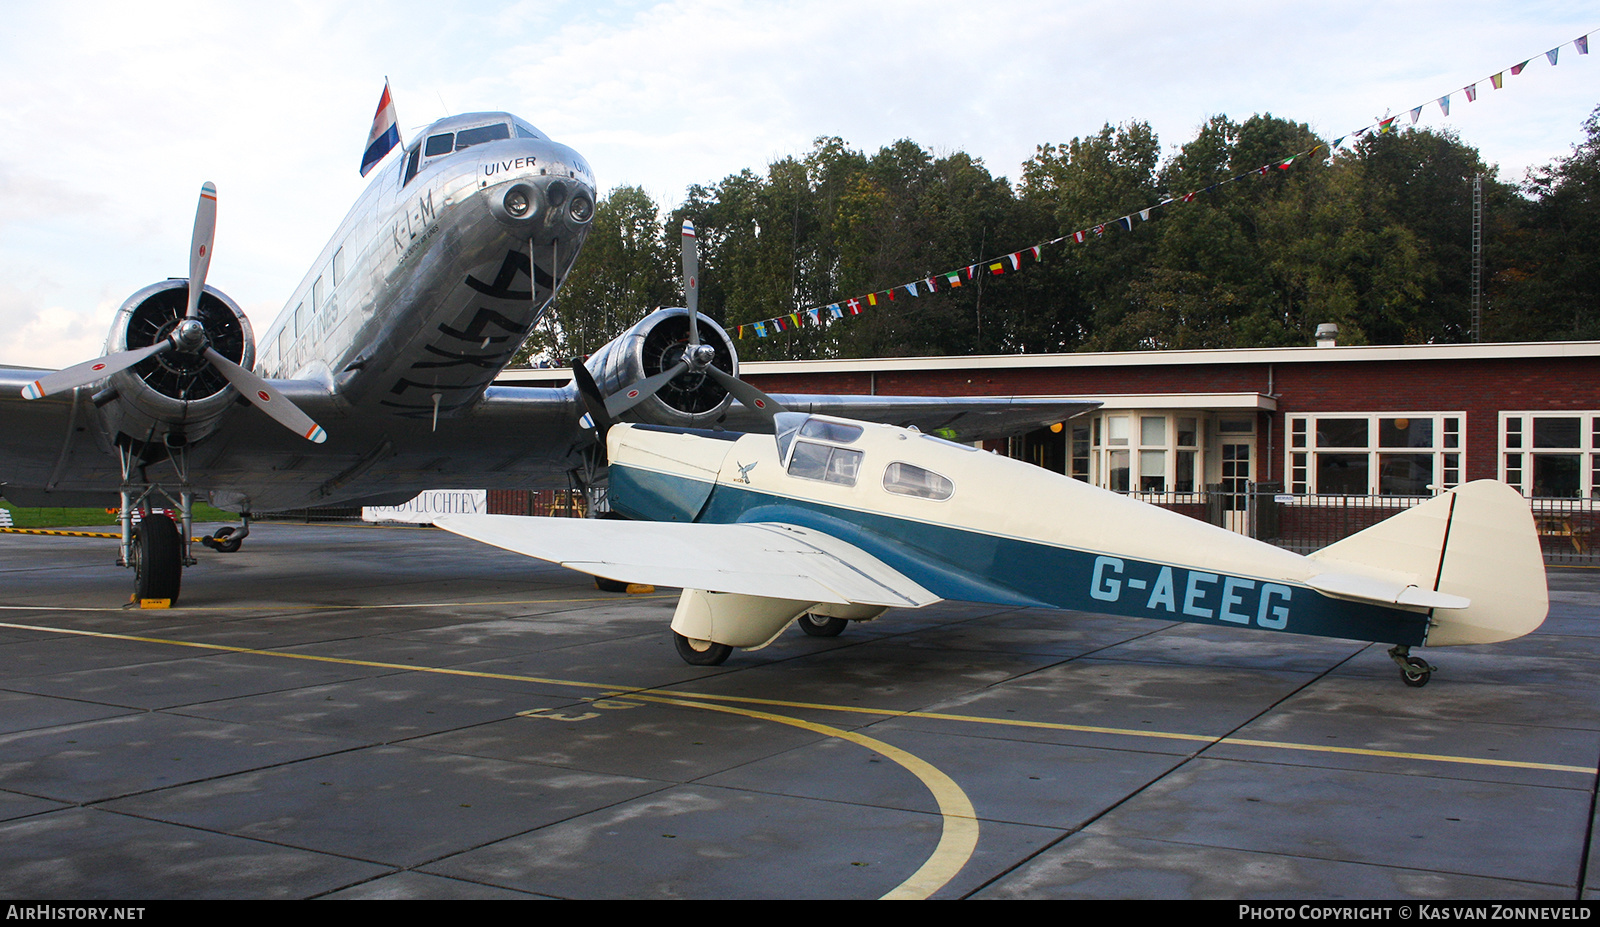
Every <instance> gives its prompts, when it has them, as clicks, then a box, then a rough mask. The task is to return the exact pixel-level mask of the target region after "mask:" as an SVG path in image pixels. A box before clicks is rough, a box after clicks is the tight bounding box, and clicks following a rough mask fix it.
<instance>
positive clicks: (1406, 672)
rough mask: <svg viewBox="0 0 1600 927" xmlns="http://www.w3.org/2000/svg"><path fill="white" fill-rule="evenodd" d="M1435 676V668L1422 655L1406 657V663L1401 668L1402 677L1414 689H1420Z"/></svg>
mask: <svg viewBox="0 0 1600 927" xmlns="http://www.w3.org/2000/svg"><path fill="white" fill-rule="evenodd" d="M1432 678H1433V668H1432V667H1430V666H1429V665H1428V661H1427V660H1424V659H1422V658H1421V657H1406V665H1405V667H1404V668H1402V669H1401V670H1400V679H1401V681H1403V682H1404V683H1405V684H1406V685H1408V686H1410V687H1411V688H1413V689H1420V688H1422V687H1423V686H1425V685H1427V684H1428V680H1430V679H1432Z"/></svg>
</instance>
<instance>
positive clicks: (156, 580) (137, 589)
mask: <svg viewBox="0 0 1600 927" xmlns="http://www.w3.org/2000/svg"><path fill="white" fill-rule="evenodd" d="M133 577H134V578H133V588H134V595H135V596H136V597H137V598H140V599H171V600H172V601H173V602H176V601H177V600H178V587H179V585H180V584H181V583H182V581H183V543H182V540H181V539H180V538H179V537H178V527H177V525H174V524H173V523H172V519H171V518H170V517H168V516H166V515H154V514H152V515H148V516H146V517H145V518H144V520H143V521H141V522H140V523H139V527H138V529H137V532H136V534H135V536H134V539H133Z"/></svg>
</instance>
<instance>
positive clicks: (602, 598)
mask: <svg viewBox="0 0 1600 927" xmlns="http://www.w3.org/2000/svg"><path fill="white" fill-rule="evenodd" d="M677 597H678V593H676V592H673V593H657V594H654V595H651V594H644V593H633V592H630V593H628V598H627V599H626V600H624V599H619V598H616V596H615V594H612V595H605V594H602V595H597V596H593V597H591V598H581V599H506V600H504V601H487V602H485V601H479V602H399V603H390V604H386V605H326V604H305V605H294V604H289V605H198V606H193V605H185V606H183V607H182V608H175V609H173V611H175V612H178V613H180V614H189V613H202V612H285V611H289V612H317V611H369V610H381V609H389V608H479V607H481V606H485V605H565V604H574V603H583V602H595V603H600V602H621V601H632V600H636V599H676V598H677ZM0 611H7V612H117V613H119V614H120V613H121V612H123V611H124V608H123V606H121V605H118V606H116V607H111V606H106V605H0ZM18 627H32V625H18Z"/></svg>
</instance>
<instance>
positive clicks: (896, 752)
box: [0, 622, 978, 900]
mask: <svg viewBox="0 0 1600 927" xmlns="http://www.w3.org/2000/svg"><path fill="white" fill-rule="evenodd" d="M0 628H13V629H17V630H26V631H42V632H48V633H55V634H70V635H75V636H79V637H93V638H100V639H108V640H121V641H133V642H136V643H144V644H164V645H167V646H171V647H187V648H193V649H196V650H210V651H217V652H222V653H239V654H251V655H254V656H263V657H284V658H287V659H291V660H309V661H312V662H315V663H337V664H341V665H345V666H364V667H372V668H376V669H395V670H406V671H409V672H417V673H437V674H440V675H446V676H465V677H469V678H474V679H501V680H512V681H517V682H532V683H542V684H546V685H561V686H571V687H574V688H581V689H601V690H610V691H612V692H614V691H615V690H617V689H619V688H626V687H619V686H614V685H601V684H599V683H593V682H583V681H579V680H572V679H554V678H545V677H540V676H521V675H516V674H511V673H485V672H479V671H476V670H462V669H447V668H444V667H435V666H414V665H410V664H405V663H383V662H379V661H375V660H357V659H353V658H351V657H325V656H321V655H318V654H311V653H289V652H286V651H282V650H260V649H257V648H254V647H235V646H232V645H229V644H205V643H201V642H199V641H180V640H171V639H168V638H160V637H142V636H139V635H136V634H115V633H111V632H109V631H85V630H80V629H77V628H52V627H43V626H39V625H26V624H13V623H11V622H0ZM627 693H628V697H629V698H630V699H634V700H636V701H644V702H655V703H659V704H665V705H677V706H680V707H684V708H697V709H701V710H704V711H716V712H721V713H724V714H732V715H742V716H744V717H747V718H755V719H759V720H763V721H770V722H773V723H776V724H786V725H789V726H791V727H798V728H801V729H803V730H808V731H812V732H814V733H818V734H822V735H824V736H827V737H835V738H838V739H841V740H846V741H849V742H851V743H854V744H857V745H859V746H862V747H865V748H867V749H868V750H872V751H874V752H877V753H878V754H880V755H882V756H883V757H884V758H885V759H888V760H890V761H892V762H894V763H896V764H898V765H899V766H901V767H902V768H904V769H905V770H906V771H907V772H910V773H911V774H912V775H913V776H916V777H917V779H918V780H919V781H921V782H922V784H923V785H924V786H925V787H927V789H928V791H929V792H931V793H932V794H933V797H934V800H935V801H936V802H937V803H938V805H939V815H940V819H941V822H942V827H941V830H940V835H939V843H938V845H937V846H935V847H934V850H933V854H932V855H931V856H929V857H928V859H927V860H926V861H924V862H923V864H922V865H921V866H920V867H919V868H918V869H917V871H916V872H914V873H912V874H911V876H910V877H909V878H907V879H906V880H905V881H904V882H901V883H900V884H899V885H897V886H896V887H895V888H893V889H891V890H890V891H889V893H888V894H886V895H884V896H883V898H884V899H890V900H912V899H922V898H927V897H929V896H930V895H932V894H933V893H934V892H936V891H938V890H939V889H940V888H942V887H943V886H944V885H945V884H946V883H948V882H949V881H950V880H951V879H953V878H955V875H956V873H958V872H960V871H961V869H962V867H963V866H965V865H966V864H967V861H968V860H970V859H971V858H972V854H973V851H974V850H976V849H977V846H978V815H977V812H976V811H975V810H974V809H973V807H972V802H971V800H970V799H968V798H967V794H966V792H964V791H962V789H961V786H959V785H957V784H956V782H955V780H954V779H951V778H950V777H949V776H947V775H945V774H944V773H943V772H941V771H940V770H939V769H938V767H936V766H934V765H933V764H932V763H929V762H928V761H926V760H924V759H922V758H920V757H918V756H916V755H915V754H912V753H910V752H908V751H905V750H901V749H900V748H898V747H894V746H891V745H889V744H887V743H884V742H883V741H881V740H878V739H876V738H873V737H868V736H867V735H865V734H858V733H856V732H854V731H846V730H842V729H840V728H836V727H830V726H828V725H826V724H818V723H816V722H814V721H805V720H802V719H800V718H790V717H786V716H784V715H777V714H772V713H771V712H765V711H757V710H755V709H751V708H739V707H736V706H733V705H719V704H712V703H709V702H703V701H697V700H694V699H687V698H671V697H667V696H660V695H649V694H646V693H640V692H636V691H633V690H631V689H630V690H627Z"/></svg>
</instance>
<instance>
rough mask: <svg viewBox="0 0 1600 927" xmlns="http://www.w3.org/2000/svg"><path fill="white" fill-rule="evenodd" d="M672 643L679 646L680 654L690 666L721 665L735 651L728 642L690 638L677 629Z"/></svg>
mask: <svg viewBox="0 0 1600 927" xmlns="http://www.w3.org/2000/svg"><path fill="white" fill-rule="evenodd" d="M672 643H673V646H675V647H677V648H678V656H680V657H682V658H683V662H685V663H687V664H689V665H690V666H721V665H722V661H724V660H726V659H728V656H729V655H730V654H732V653H733V648H732V647H729V646H728V645H727V644H717V643H713V642H712V641H697V640H690V639H689V638H687V637H684V636H683V635H682V634H679V633H678V632H677V631H673V632H672ZM702 648H703V649H702Z"/></svg>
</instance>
